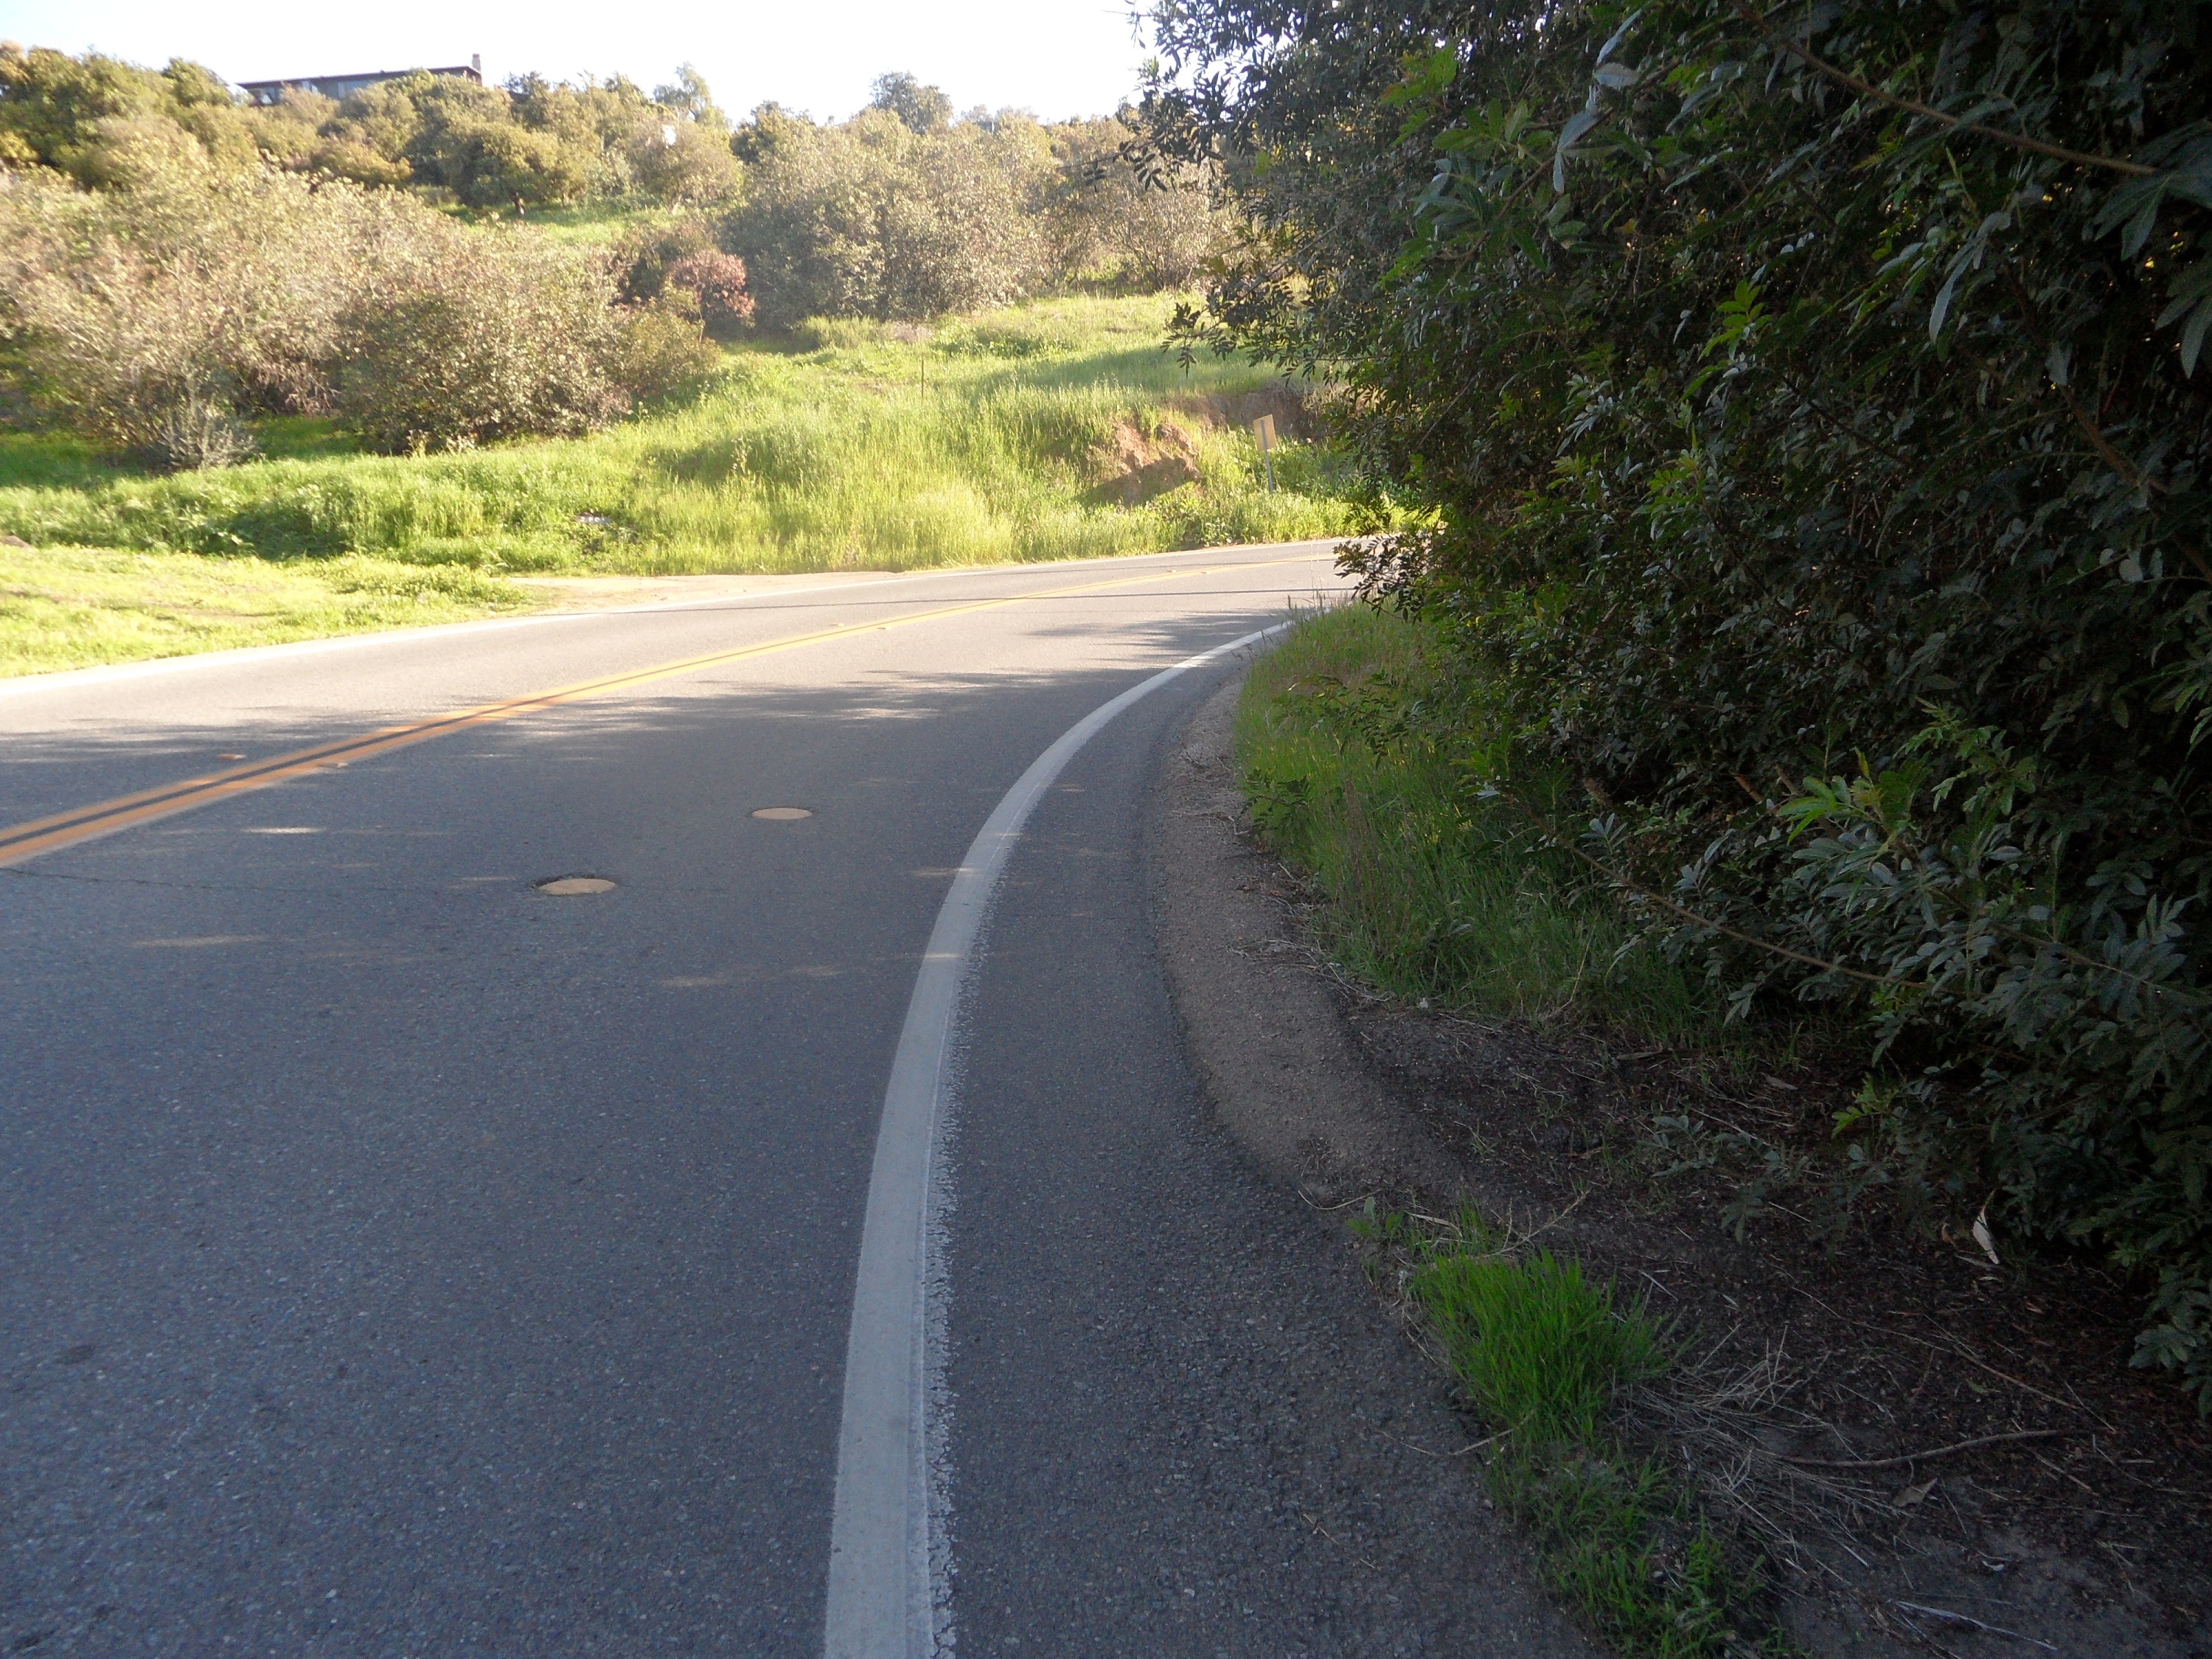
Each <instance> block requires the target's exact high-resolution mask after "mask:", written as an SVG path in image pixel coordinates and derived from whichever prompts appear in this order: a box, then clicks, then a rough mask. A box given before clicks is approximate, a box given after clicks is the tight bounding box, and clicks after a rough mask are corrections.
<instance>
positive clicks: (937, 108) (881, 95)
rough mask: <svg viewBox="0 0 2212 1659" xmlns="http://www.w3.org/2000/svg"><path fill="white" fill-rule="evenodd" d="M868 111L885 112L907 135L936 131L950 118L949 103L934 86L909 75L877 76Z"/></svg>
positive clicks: (950, 101)
mask: <svg viewBox="0 0 2212 1659" xmlns="http://www.w3.org/2000/svg"><path fill="white" fill-rule="evenodd" d="M868 107H869V108H871V109H887V110H889V111H890V112H891V113H892V114H894V115H896V116H897V117H898V118H899V120H900V121H901V123H902V124H903V125H904V126H905V127H906V130H907V131H908V132H937V131H942V130H943V129H944V128H945V126H946V125H949V124H950V123H951V119H952V100H951V98H950V97H948V96H947V95H946V94H945V93H944V91H943V90H941V89H940V88H937V87H930V86H924V85H923V84H922V83H921V82H920V81H917V80H916V79H915V77H914V76H911V75H905V74H891V75H879V76H877V77H876V82H875V86H874V88H873V89H872V93H871V95H870V97H869V99H868Z"/></svg>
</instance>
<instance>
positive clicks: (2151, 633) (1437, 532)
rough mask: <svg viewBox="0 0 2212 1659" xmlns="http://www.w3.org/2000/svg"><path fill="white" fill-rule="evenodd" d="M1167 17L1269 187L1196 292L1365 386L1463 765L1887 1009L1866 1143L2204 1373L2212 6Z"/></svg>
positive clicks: (1418, 9) (1219, 322)
mask: <svg viewBox="0 0 2212 1659" xmlns="http://www.w3.org/2000/svg"><path fill="white" fill-rule="evenodd" d="M1157 16H1158V23H1159V39H1160V45H1161V47H1162V49H1163V53H1164V59H1163V61H1164V70H1163V73H1162V76H1161V80H1160V82H1159V84H1158V86H1157V87H1156V88H1155V91H1154V94H1153V95H1152V99H1151V100H1150V102H1149V106H1148V114H1149V120H1150V129H1151V131H1152V135H1153V137H1154V139H1155V142H1156V143H1158V146H1159V147H1160V149H1161V152H1162V154H1163V155H1165V156H1167V157H1169V158H1178V157H1179V158H1185V159H1192V160H1194V159H1197V158H1200V157H1212V156H1219V157H1221V158H1222V160H1223V161H1224V164H1225V167H1227V168H1228V169H1229V172H1230V176H1231V179H1232V181H1233V183H1234V185H1236V187H1237V192H1238V195H1239V199H1240V200H1241V201H1242V203H1243V205H1244V206H1245V207H1246V209H1247V210H1249V212H1251V213H1252V214H1253V215H1254V216H1255V218H1256V220H1257V221H1258V222H1259V226H1260V232H1259V234H1256V235H1255V237H1253V238H1252V239H1251V240H1249V242H1247V243H1246V244H1245V245H1244V247H1243V252H1242V256H1241V258H1240V259H1239V260H1238V262H1237V264H1236V265H1235V267H1234V268H1233V269H1232V270H1229V271H1228V272H1226V273H1225V276H1223V277H1222V278H1221V280H1220V281H1218V283H1217V284H1216V285H1215V288H1214V291H1213V294H1212V305H1211V311H1210V314H1209V315H1208V316H1207V317H1205V318H1200V317H1196V316H1193V317H1191V318H1190V319H1188V328H1189V330H1190V331H1191V332H1192V333H1193V334H1194V336H1210V337H1212V339H1213V340H1214V341H1215V342H1216V343H1218V344H1221V345H1223V346H1225V347H1230V348H1235V349H1249V350H1254V351H1258V352H1261V353H1265V354H1269V355H1273V356H1279V357H1284V358H1288V359H1291V360H1293V361H1299V362H1308V363H1328V364H1333V365H1337V366H1340V367H1341V368H1343V371H1344V372H1345V373H1346V374H1347V376H1348V378H1349V380H1350V395H1349V397H1348V399H1347V402H1346V409H1347V415H1346V423H1345V431H1346V436H1347V437H1348V438H1349V439H1350V440H1351V441H1352V442H1353V443H1354V444H1356V445H1357V446H1358V448H1359V450H1360V452H1361V453H1362V454H1363V455H1364V458H1365V462H1366V465H1367V466H1368V467H1369V469H1370V475H1371V477H1372V478H1373V480H1374V482H1375V483H1376V487H1377V488H1378V489H1384V490H1387V491H1389V492H1391V493H1393V494H1395V495H1398V496H1400V497H1401V498H1402V499H1405V500H1407V501H1410V502H1411V503H1413V504H1414V505H1417V506H1420V507H1426V508H1429V509H1431V510H1433V512H1434V513H1435V514H1436V515H1437V527H1436V528H1435V529H1434V530H1433V531H1432V532H1424V533H1421V534H1419V535H1414V536H1405V537H1401V538H1396V539H1395V540H1390V541H1386V542H1382V543H1378V544H1376V545H1374V546H1373V547H1371V548H1370V550H1369V552H1368V555H1367V556H1366V562H1365V568H1366V570H1367V572H1368V574H1369V575H1370V578H1371V579H1372V580H1373V581H1374V583H1375V584H1376V586H1377V587H1379V588H1382V589H1384V590H1389V591H1393V592H1397V593H1399V594H1401V596H1403V597H1404V598H1406V599H1407V600H1408V602H1410V603H1413V604H1417V605H1421V606H1424V607H1425V608H1426V609H1428V610H1429V611H1431V612H1432V613H1433V614H1435V615H1436V616H1437V617H1439V618H1440V619H1443V621H1445V622H1447V623H1449V625H1450V626H1451V627H1452V629H1454V630H1455V635H1456V639H1457V641H1458V645H1459V648H1460V649H1461V650H1462V652H1463V653H1464V657H1465V660H1466V664H1467V671H1466V674H1465V676H1464V684H1467V685H1468V686H1472V685H1474V684H1476V683H1478V681H1479V682H1480V684H1482V685H1483V686H1484V687H1485V693H1484V696H1482V697H1481V698H1480V699H1477V698H1474V697H1473V696H1468V698H1466V699H1464V700H1463V701H1462V703H1461V705H1460V707H1461V708H1462V711H1463V712H1464V723H1463V725H1462V730H1461V733H1460V735H1461V738H1462V751H1463V753H1464V755H1465V757H1466V760H1467V764H1468V768H1469V769H1470V772H1471V773H1472V774H1473V775H1474V776H1475V777H1477V778H1478V779H1479V780H1480V781H1484V782H1486V784H1487V785H1488V786H1489V787H1498V788H1502V789H1504V791H1506V792H1507V793H1508V794H1509V795H1510V793H1511V792H1512V791H1513V788H1514V768H1515V766H1516V757H1521V758H1522V759H1524V760H1525V759H1537V760H1541V762H1542V763H1544V764H1545V765H1547V766H1549V767H1554V768H1556V767H1558V766H1559V765H1561V764H1562V763H1564V764H1565V766H1566V767H1567V768H1569V769H1570V771H1569V775H1571V776H1576V777H1581V778H1584V779H1586V780H1587V783H1586V786H1585V787H1586V791H1587V795H1588V802H1589V805H1588V809H1587V811H1586V812H1585V813H1584V815H1583V817H1584V821H1585V822H1587V823H1589V826H1590V828H1589V834H1588V835H1587V836H1584V837H1583V838H1582V840H1581V843H1580V845H1579V846H1578V848H1577V850H1578V852H1579V853H1580V854H1583V855H1585V856H1587V857H1588V858H1589V860H1592V862H1593V863H1594V865H1595V866H1597V867H1599V868H1601V869H1602V870H1604V871H1606V872H1608V873H1609V875H1610V877H1611V878H1612V879H1613V881H1614V883H1615V884H1616V885H1617V888H1618V890H1620V893H1621V895H1622V896H1623V897H1624V899H1625V900H1626V902H1628V903H1629V904H1630V906H1631V907H1632V908H1633V909H1634V910H1636V911H1637V912H1638V914H1639V915H1642V916H1643V917H1644V920H1645V921H1647V922H1648V923H1650V925H1651V927H1654V928H1655V929H1656V930H1660V931H1662V932H1663V933H1666V934H1667V935H1668V942H1669V943H1670V944H1671V945H1672V946H1673V947H1674V948H1675V949H1677V950H1681V951H1690V952H1692V953H1694V954H1696V955H1697V956H1699V957H1701V958H1702V959H1703V960H1704V961H1705V963H1707V964H1708V965H1709V967H1710V969H1711V972H1712V973H1713V974H1714V975H1716V976H1717V977H1719V978H1720V979H1722V980H1723V981H1725V982H1726V983H1727V984H1728V985H1729V987H1731V988H1732V990H1733V992H1734V993H1735V995H1736V997H1737V999H1738V1003H1739V1006H1740V1007H1741V1009H1742V1010H1743V1012H1746V1013H1747V1015H1751V1016H1753V1017H1757V1016H1758V1015H1759V1013H1760V1012H1761V1011H1762V1010H1766V1009H1771V1008H1774V1007H1776V1006H1778V1005H1780V1006H1786V1001H1787V999H1789V998H1791V997H1796V998H1806V999H1825V1000H1832V1001H1836V1002H1840V1003H1843V1004H1845V1005H1847V1006H1855V1007H1857V1008H1858V1009H1859V1010H1861V1011H1863V1014H1864V1017H1865V1019H1866V1022H1867V1027H1866V1029H1867V1030H1868V1032H1869V1069H1868V1074H1867V1080H1866V1086H1865V1088H1864V1090H1863V1092H1862V1095H1861V1097H1860V1102H1859V1105H1858V1107H1857V1109H1855V1110H1854V1111H1852V1112H1851V1113H1850V1114H1847V1115H1846V1116H1845V1118H1844V1121H1843V1123H1842V1124H1841V1125H1840V1126H1839V1129H1838V1137H1839V1145H1838V1167H1839V1170H1840V1174H1839V1176H1838V1178H1839V1179H1841V1180H1843V1181H1844V1182H1847V1183H1850V1184H1852V1185H1853V1186H1854V1187H1855V1188H1870V1187H1875V1186H1879V1185H1881V1184H1883V1183H1889V1184H1892V1185H1904V1186H1911V1187H1913V1188H1917V1190H1919V1191H1920V1192H1921V1193H1922V1194H1923V1195H1924V1196H1926V1197H1928V1198H1929V1199H1931V1200H1934V1201H1935V1202H1936V1204H1938V1205H1940V1206H1945V1207H1948V1208H1950V1209H1952V1210H1953V1211H1954V1212H1956V1213H1962V1214H1963V1215H1965V1216H1969V1217H1970V1216H1972V1214H1974V1213H1975V1212H1977V1211H1978V1209H1979V1208H1980V1207H1981V1206H1983V1205H1984V1203H1985V1202H1986V1203H1987V1204H1988V1205H1989V1206H1990V1218H1991V1219H1992V1220H1993V1221H1995V1222H1997V1223H1999V1224H2000V1225H2001V1226H2002V1227H2008V1228H2009V1229H2011V1230H2012V1231H2013V1232H2014V1233H2015V1236H2019V1235H2033V1236H2040V1237H2044V1238H2046V1239H2050V1240H2053V1241H2058V1242H2061V1243H2070V1244H2072V1245H2075V1246H2079V1247H2081V1248H2086V1249H2091V1250H2093V1251H2095V1252H2098V1253H2100V1254H2101V1255H2103V1256H2104V1257H2105V1258H2106V1260H2107V1261H2111V1262H2112V1263H2113V1264H2115V1265H2116V1266H2117V1267H2118V1268H2120V1269H2121V1270H2123V1271H2124V1273H2130V1274H2132V1275H2135V1276H2136V1278H2137V1279H2138V1281H2139V1282H2140V1283H2142V1285H2143V1286H2144V1287H2145V1290H2146V1293H2147V1295H2148V1298H2149V1300H2150V1303H2151V1306H2152V1316H2151V1318H2150V1320H2149V1321H2148V1327H2149V1328H2148V1330H2147V1331H2146V1333H2145V1334H2144V1336H2143V1338H2142V1343H2141V1345H2140V1348H2139V1351H2138V1353H2137V1356H2136V1358H2137V1360H2138V1363H2142V1364H2164V1365H2167V1366H2170V1367H2172V1368H2174V1369H2176V1370H2179V1371H2181V1372H2182V1373H2184V1374H2185V1376H2187V1378H2188V1379H2189V1380H2190V1382H2191V1384H2192V1386H2194V1387H2195V1388H2196V1389H2197V1390H2198V1392H2199V1395H2200V1398H2202V1399H2203V1400H2204V1401H2206V1403H2207V1404H2208V1406H2212V1193H2208V1190H2207V1188H2208V1180H2209V1179H2212V1041H2209V1039H2212V1021H2208V1015H2207V1009H2208V996H2207V992H2208V988H2212V987H2209V986H2208V977H2207V975H2205V974H2204V972H2203V966H2202V963H2203V953H2204V946H2205V945H2206V943H2207V939H2208V935H2209V934H2212V925H2209V924H2208V922H2207V920H2206V917H2205V914H2204V909H2205V901H2206V899H2207V898H2208V897H2212V893H2209V892H2208V887H2212V856H2208V848H2212V824H2208V811H2207V807H2208V800H2207V773H2206V767H2205V761H2204V750H2203V739H2204V738H2205V737H2206V736H2207V735H2208V730H2212V727H2208V720H2212V556H2208V550H2207V545H2206V544H2207V529H2208V526H2212V510H2209V508H2208V502H2207V500H2206V479H2205V473H2206V469H2207V464H2208V461H2212V453H2208V451H2209V450H2212V368H2208V366H2207V365H2205V364H2204V363H2203V362H2200V361H2199V359H2200V356H2201V354H2202V349H2203V342H2204V339H2205V336H2206V332H2207V325H2208V324H2209V323H2212V258H2208V253H2207V250H2206V248H2205V246H2204V241H2205V237H2206V233H2207V228H2208V219H2207V216H2206V209H2207V208H2212V125H2208V115H2212V107H2208V104H2209V103H2212V100H2208V94H2212V77H2208V76H2207V75H2206V73H2205V70H2204V65H2205V64H2206V63H2207V62H2208V61H2212V60H2208V58H2207V56H2206V51H2207V47H2208V45H2212V41H2208V40H2207V38H2206V34H2205V27H2206V18H2207V14H2206V13H2205V12H2204V10H2203V8H2201V7H2196V6H2191V5H2176V4H2169V3H2159V0H2123V3H2115V4H2108V5H2094V6H2093V5H2088V4H2083V3H2068V0H2060V3H2053V4H2046V5H2041V6H2037V7H2033V8H2026V7H2011V6H2007V7H2002V8H2000V9H1996V10H1985V9H1956V8H1953V7H1950V6H1948V5H1942V4H1936V3H1928V0H1899V3H1893V4H1887V5H1881V6H1876V5H1874V4H1871V3H1845V4H1839V5H1833V6H1826V7H1820V8H1815V9H1811V10H1809V11H1800V12H1796V13H1791V14H1788V15H1778V16H1777V18H1776V20H1775V21H1772V22H1769V21H1765V14H1763V13H1761V12H1758V11H1753V10H1752V9H1749V8H1745V7H1740V6H1738V5H1735V4H1733V3H1724V0H1666V3H1661V4H1656V5H1652V6H1649V7H1646V8H1644V9H1639V10H1636V11H1633V12H1632V11H1630V10H1628V9H1626V8H1623V7H1620V6H1615V5H1611V4H1594V5H1580V6H1575V7H1570V8H1567V9H1559V8H1551V7H1522V8H1517V9H1516V8H1506V9H1487V10H1482V11H1470V10H1468V9H1463V8H1460V7H1456V6H1453V5H1449V4H1444V3H1426V0H1354V3H1352V4H1349V5H1344V4H1330V5H1328V6H1326V7H1322V6H1316V5H1310V4H1308V3H1307V0H1194V3H1188V4H1184V3H1178V4H1176V5H1175V6H1173V7H1164V8H1162V9H1161V10H1160V11H1159V12H1158V14H1157ZM1255 42H1259V43H1263V44H1260V45H1256V46H1255V44H1254V43H1255ZM1447 701H1448V700H1447ZM1478 711H1479V719H1478ZM1425 717H1427V718H1431V719H1436V718H1439V714H1438V705H1437V704H1435V703H1431V705H1430V707H1429V708H1428V710H1427V712H1426V716H1425ZM1554 832H1555V833H1556V834H1558V835H1559V836H1562V837H1563V838H1567V839H1572V837H1571V836H1570V832H1569V829H1568V826H1567V825H1565V824H1564V823H1560V824H1556V825H1555V826H1554Z"/></svg>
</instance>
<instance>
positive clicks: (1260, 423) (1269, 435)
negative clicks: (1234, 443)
mask: <svg viewBox="0 0 2212 1659" xmlns="http://www.w3.org/2000/svg"><path fill="white" fill-rule="evenodd" d="M1252 435H1253V436H1255V437H1256V438H1257V439H1259V441H1260V459H1261V460H1263V461H1265V462H1267V493H1268V494H1269V495H1273V494H1274V493H1275V417H1274V416H1272V415H1262V416H1261V417H1260V418H1259V419H1258V420H1256V421H1255V422H1252Z"/></svg>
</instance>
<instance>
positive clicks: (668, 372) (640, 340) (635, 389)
mask: <svg viewBox="0 0 2212 1659" xmlns="http://www.w3.org/2000/svg"><path fill="white" fill-rule="evenodd" d="M724 257H727V256H724ZM721 361H722V354H721V353H720V352H719V351H717V350H716V349H714V344H713V343H712V342H711V341H709V340H708V338H707V336H706V334H705V332H704V331H702V329H701V327H700V324H699V307H698V305H697V303H696V301H692V299H691V295H690V290H689V289H683V288H678V287H674V286H671V288H670V289H669V291H668V292H667V293H666V294H665V295H662V296H661V297H660V298H659V299H658V300H655V301H653V302H652V303H651V304H649V305H642V306H632V307H627V308H626V309H625V310H624V311H623V313H622V320H621V324H620V329H619V333H618V336H617V341H616V344H615V349H614V353H613V359H612V363H611V374H612V376H613V379H614V381H615V383H616V384H617V386H620V387H622V389H623V391H624V392H627V393H629V396H631V397H633V398H636V399H638V400H639V401H640V402H641V403H659V402H662V401H664V400H665V399H667V398H673V397H676V396H678V395H679V394H681V393H683V392H688V391H690V389H692V388H693V387H695V386H697V385H698V384H699V383H700V382H701V381H702V380H705V379H706V377H707V376H708V374H712V373H713V372H714V369H715V368H717V367H718V366H720V362H721Z"/></svg>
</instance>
